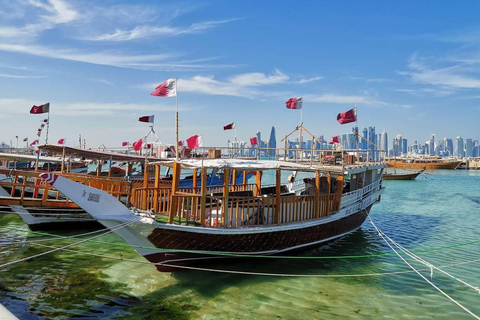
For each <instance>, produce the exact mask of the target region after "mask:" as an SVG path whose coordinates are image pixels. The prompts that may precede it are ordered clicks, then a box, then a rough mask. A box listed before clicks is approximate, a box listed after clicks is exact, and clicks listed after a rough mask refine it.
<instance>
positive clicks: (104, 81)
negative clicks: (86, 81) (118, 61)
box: [90, 79, 113, 86]
mask: <svg viewBox="0 0 480 320" xmlns="http://www.w3.org/2000/svg"><path fill="white" fill-rule="evenodd" d="M90 80H92V81H95V82H100V83H103V84H106V85H109V86H113V82H111V81H108V80H106V79H90Z"/></svg>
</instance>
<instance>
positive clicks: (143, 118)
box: [138, 116, 155, 123]
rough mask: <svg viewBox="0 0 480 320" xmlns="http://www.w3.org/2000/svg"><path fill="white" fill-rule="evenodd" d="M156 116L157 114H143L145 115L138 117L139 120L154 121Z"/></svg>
mask: <svg viewBox="0 0 480 320" xmlns="http://www.w3.org/2000/svg"><path fill="white" fill-rule="evenodd" d="M154 118H155V116H143V117H140V118H138V121H140V122H150V123H153V121H154Z"/></svg>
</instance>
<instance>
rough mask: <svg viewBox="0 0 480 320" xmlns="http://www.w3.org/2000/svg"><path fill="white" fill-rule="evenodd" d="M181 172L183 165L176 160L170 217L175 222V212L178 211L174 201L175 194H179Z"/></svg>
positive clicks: (171, 221) (169, 220)
mask: <svg viewBox="0 0 480 320" xmlns="http://www.w3.org/2000/svg"><path fill="white" fill-rule="evenodd" d="M180 173H181V167H180V164H179V163H178V162H175V163H174V164H173V177H172V178H173V179H172V198H171V201H172V205H171V206H170V214H169V217H168V222H170V223H173V218H174V216H175V213H176V211H177V208H176V206H177V203H176V202H175V201H173V196H174V195H176V194H177V192H178V186H179V184H180Z"/></svg>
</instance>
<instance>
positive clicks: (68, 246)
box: [0, 218, 140, 269]
mask: <svg viewBox="0 0 480 320" xmlns="http://www.w3.org/2000/svg"><path fill="white" fill-rule="evenodd" d="M139 219H140V218H137V219H134V220H131V221H129V224H132V223H135V222H136V221H137V220H139ZM125 226H126V225H125V224H122V225H121V226H119V227H115V228H110V229H108V231H106V232H104V233H102V234H99V235H96V236H93V237H91V238H87V239H83V240H80V241H77V242H75V243H71V244H68V245H65V246H62V247H59V248H55V249H53V250H50V251H46V252H42V253H38V254H35V255H33V256H29V257H25V258H21V259H18V260H15V261H11V262H7V263H4V264H0V269H1V268H4V267H7V266H10V265H13V264H16V263H19V262H22V261H27V260H30V259H34V258H38V257H41V256H44V255H47V254H50V253H53V252H56V251H60V250H62V249H66V248H70V247H73V246H76V245H78V244H81V243H84V242H87V241H90V240H92V239H95V238H98V237H101V236H103V235H105V234H109V233H112V232H114V231H115V230H117V229H120V228H124V227H125Z"/></svg>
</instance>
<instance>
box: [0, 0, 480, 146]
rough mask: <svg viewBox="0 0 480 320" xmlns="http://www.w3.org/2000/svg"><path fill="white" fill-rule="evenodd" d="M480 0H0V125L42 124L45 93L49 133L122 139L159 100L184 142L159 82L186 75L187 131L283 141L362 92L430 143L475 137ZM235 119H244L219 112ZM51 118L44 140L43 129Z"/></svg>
mask: <svg viewBox="0 0 480 320" xmlns="http://www.w3.org/2000/svg"><path fill="white" fill-rule="evenodd" d="M479 9H480V2H478V1H460V2H459V1H401V2H392V1H295V2H291V1H253V0H241V1H236V0H229V1H202V2H201V3H200V2H198V1H175V2H173V1H170V2H167V1H154V0H152V1H144V0H138V1H108V0H103V1H63V0H50V1H47V0H43V1H42V0H16V1H10V0H0V111H1V112H0V121H1V122H2V125H1V126H0V140H1V141H5V142H7V143H10V140H12V141H13V144H14V145H15V136H19V140H20V142H19V144H20V145H23V143H22V142H21V140H22V139H23V138H25V137H28V138H29V139H30V141H32V140H34V139H35V138H36V133H37V129H38V127H39V125H40V123H41V120H42V119H43V117H42V115H30V114H29V110H30V108H31V106H32V105H34V104H35V105H39V104H43V103H46V102H50V104H51V113H50V129H49V142H50V143H56V141H57V140H58V139H60V138H66V139H67V145H70V146H73V145H75V144H78V136H79V134H81V135H82V137H83V138H84V139H86V141H87V145H88V147H92V148H94V147H98V146H100V145H105V146H108V147H117V146H120V145H121V143H122V141H130V142H133V141H135V140H138V139H139V138H141V137H142V136H145V135H146V134H147V133H148V131H149V128H148V124H145V123H141V122H138V121H137V120H138V117H140V116H144V115H151V114H153V115H155V127H154V128H155V131H156V133H157V135H158V136H159V138H160V140H161V141H162V142H164V143H174V141H175V121H174V120H175V98H159V97H153V96H150V92H152V91H153V90H154V88H155V87H156V86H157V85H158V84H160V83H162V82H163V81H165V80H166V79H168V78H174V77H176V78H177V79H178V101H179V119H180V121H179V124H180V127H179V136H180V140H185V139H186V138H188V137H190V136H192V135H195V134H203V140H204V145H206V146H225V145H226V143H227V140H232V139H233V138H234V136H235V133H236V135H237V138H238V139H240V140H245V141H248V139H249V138H250V137H252V136H254V135H255V133H256V132H257V131H258V130H260V131H261V132H262V139H268V135H269V132H270V129H271V127H272V126H275V128H276V132H277V141H279V140H280V139H281V138H282V137H283V136H285V135H286V134H288V133H289V132H291V131H292V130H293V129H294V128H295V126H297V125H298V124H299V122H300V115H301V112H300V111H297V110H288V109H286V108H285V101H287V100H288V99H289V98H292V97H303V99H304V103H303V114H302V116H303V122H304V126H305V127H306V128H307V129H308V130H309V131H310V132H312V133H313V134H315V135H316V136H318V135H320V134H324V135H325V136H326V137H327V138H330V137H331V136H333V135H339V134H343V133H345V132H347V131H350V130H351V125H340V124H339V123H338V122H337V121H336V115H337V114H338V113H339V112H343V111H347V110H349V109H351V108H353V107H354V106H355V104H356V105H357V107H358V124H359V127H360V129H363V127H368V126H374V127H376V131H377V132H378V133H380V132H381V131H383V129H385V130H386V131H387V133H388V134H389V137H390V139H392V138H393V137H394V136H395V135H397V134H402V135H403V136H404V137H405V138H407V139H408V140H409V144H411V143H412V142H413V140H418V141H419V142H424V141H426V140H428V139H429V137H430V134H432V133H435V134H437V139H441V138H444V137H448V138H455V137H456V136H462V137H463V138H464V139H465V138H473V139H479V138H480V134H479V125H478V114H479V112H480V110H479V109H480V108H479V107H480V50H479V49H480V20H479V19H478V17H479V15H480V10H479ZM231 122H235V123H236V130H231V131H223V126H224V125H226V124H229V123H231ZM44 139H45V131H44V132H43V134H42V137H41V142H44V141H45V140H44Z"/></svg>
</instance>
